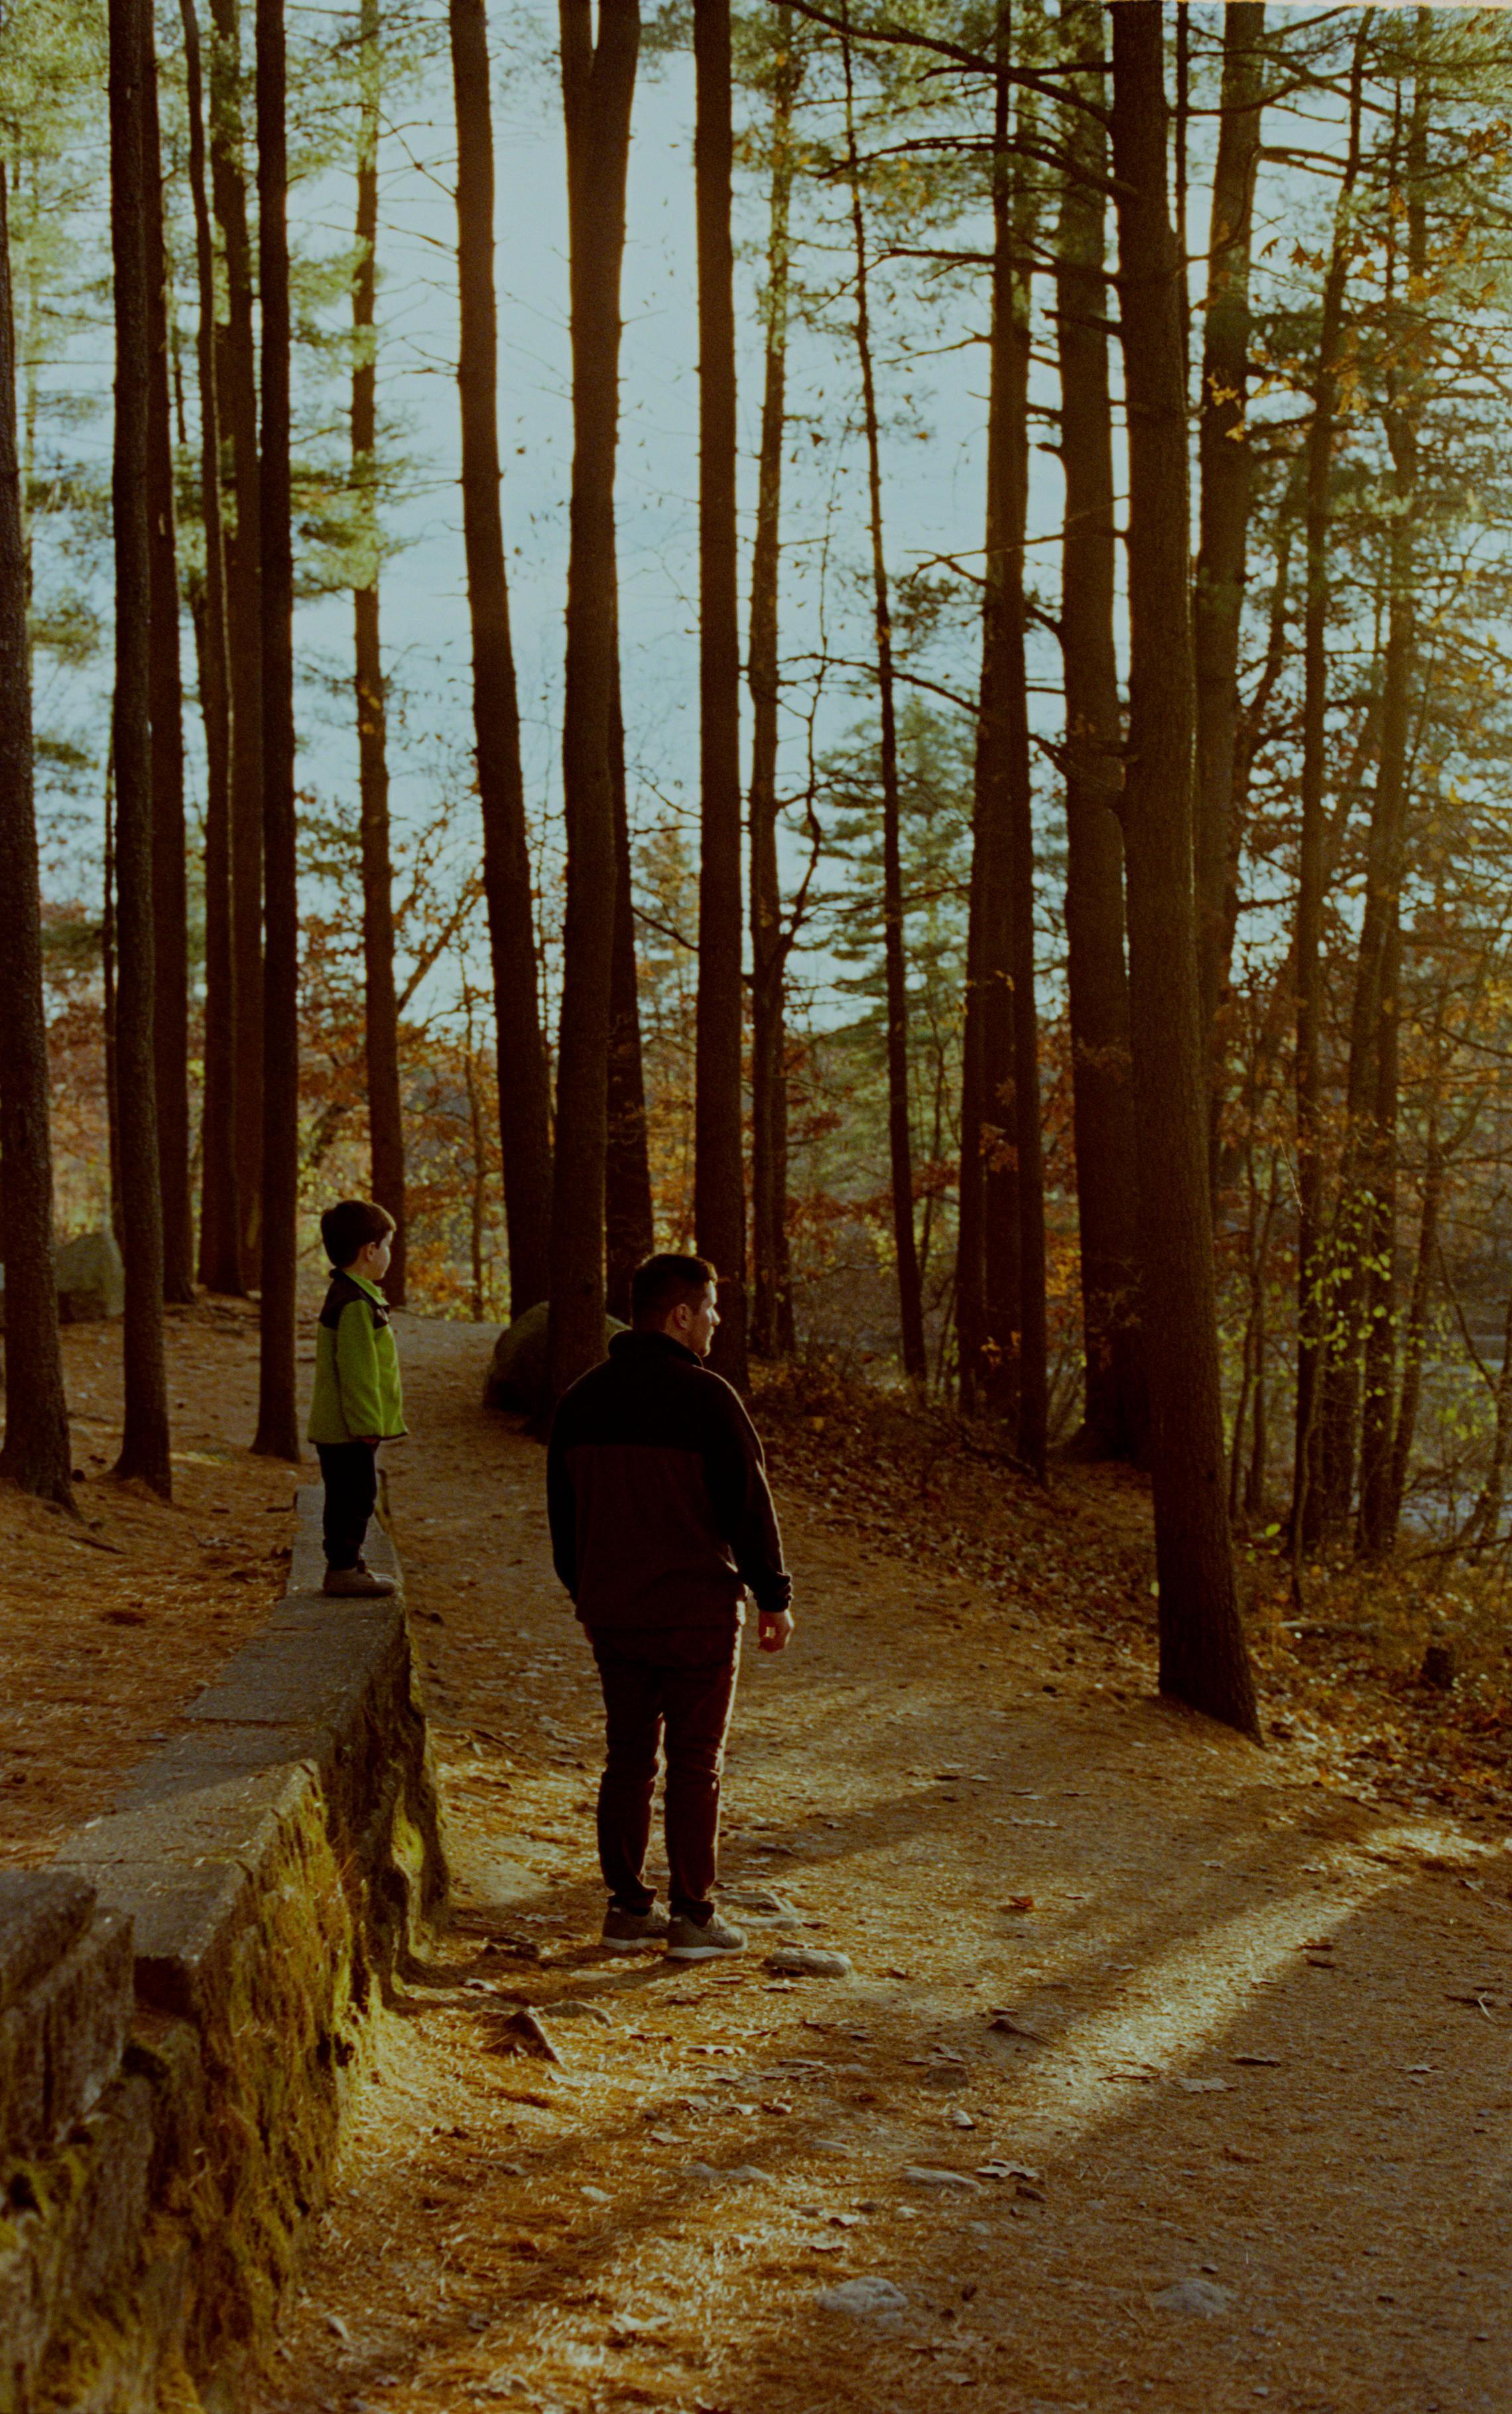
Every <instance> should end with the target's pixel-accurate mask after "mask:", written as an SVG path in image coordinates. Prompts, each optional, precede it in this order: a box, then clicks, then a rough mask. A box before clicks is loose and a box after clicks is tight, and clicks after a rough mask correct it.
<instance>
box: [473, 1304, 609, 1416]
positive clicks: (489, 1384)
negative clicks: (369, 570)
mask: <svg viewBox="0 0 1512 2414" xmlns="http://www.w3.org/2000/svg"><path fill="white" fill-rule="evenodd" d="M549 1314H550V1310H549V1309H548V1307H547V1304H546V1302H545V1301H544V1300H540V1301H538V1303H537V1304H536V1305H535V1306H534V1307H527V1308H526V1312H525V1314H524V1315H523V1316H517V1317H516V1318H515V1319H514V1322H513V1323H512V1324H511V1325H507V1326H506V1328H505V1330H504V1331H503V1332H502V1333H501V1334H499V1336H498V1339H497V1341H496V1342H495V1344H494V1355H493V1357H492V1358H491V1360H490V1361H489V1366H488V1376H487V1379H486V1381H485V1382H484V1384H483V1406H484V1408H514V1409H516V1410H518V1411H520V1412H521V1413H522V1414H523V1415H525V1416H527V1417H541V1416H544V1414H545V1412H546V1409H547V1408H548V1407H549V1405H550V1399H551V1383H550V1371H549V1363H548V1360H547V1356H546V1320H547V1317H548V1315H549ZM625 1330H626V1327H625V1326H624V1325H623V1324H621V1323H620V1321H619V1319H618V1318H617V1317H613V1316H606V1317H605V1319H604V1345H603V1346H604V1353H605V1355H606V1356H607V1355H608V1350H609V1343H610V1340H611V1337H612V1336H613V1335H614V1334H616V1333H623V1332H625Z"/></svg>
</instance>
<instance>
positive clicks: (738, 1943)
mask: <svg viewBox="0 0 1512 2414" xmlns="http://www.w3.org/2000/svg"><path fill="white" fill-rule="evenodd" d="M745 1949H746V1940H745V1938H744V1937H743V1936H742V1934H741V1932H740V1930H739V1929H738V1928H727V1927H726V1925H725V1923H724V1921H723V1920H722V1919H721V1918H720V1917H719V1913H718V1912H715V1913H714V1914H713V1915H712V1916H711V1917H710V1918H708V1919H706V1920H705V1921H704V1925H703V1927H702V1928H701V1927H700V1926H699V1924H698V1922H697V1920H696V1919H689V1917H688V1915H687V1914H686V1913H679V1914H678V1915H677V1916H676V1917H675V1918H674V1919H669V1920H668V1922H667V1959H668V1960H669V1961H718V1960H719V1958H720V1956H721V1955H722V1954H725V1953H744V1951H745Z"/></svg>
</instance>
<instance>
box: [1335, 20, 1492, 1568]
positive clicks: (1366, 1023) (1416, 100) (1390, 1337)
mask: <svg viewBox="0 0 1512 2414" xmlns="http://www.w3.org/2000/svg"><path fill="white" fill-rule="evenodd" d="M1418 26H1423V20H1418ZM1425 181H1428V77H1425V75H1418V84H1416V94H1413V113H1411V123H1408V140H1406V294H1401V288H1399V292H1396V294H1394V299H1396V302H1399V306H1396V326H1394V335H1396V345H1394V352H1396V357H1394V365H1391V367H1389V372H1386V410H1385V420H1386V444H1389V447H1391V483H1394V504H1396V510H1394V514H1391V531H1389V538H1386V548H1389V584H1391V601H1389V625H1386V669H1385V680H1382V753H1379V767H1377V780H1374V813H1372V816H1370V852H1368V869H1365V917H1362V925H1360V954H1357V968H1356V1011H1353V1021H1351V1096H1348V1106H1351V1113H1348V1130H1351V1135H1353V1132H1356V1130H1360V1178H1362V1204H1360V1212H1357V1221H1360V1245H1362V1262H1360V1265H1357V1267H1356V1270H1353V1287H1356V1291H1357V1294H1362V1301H1360V1323H1362V1330H1365V1398H1362V1412H1360V1518H1357V1545H1360V1550H1362V1552H1365V1555H1370V1557H1377V1555H1379V1552H1385V1550H1386V1547H1389V1540H1391V1530H1394V1518H1391V1388H1394V1359H1396V1098H1399V988H1401V881H1403V874H1406V823H1408V686H1411V671H1413V659H1416V652H1418V594H1416V565H1418V548H1416V533H1413V519H1416V499H1418V425H1420V408H1423V395H1420V369H1416V365H1418V360H1420V357H1423V355H1420V348H1416V345H1413V323H1416V319H1418V316H1420V297H1423V292H1425V273H1428V193H1425ZM1391 268H1394V261H1391ZM1391 282H1394V277H1391ZM1368 1079H1370V1086H1372V1096H1370V1098H1368V1096H1365V1084H1368ZM1356 1118H1357V1123H1356ZM1498 1432H1500V1409H1498Z"/></svg>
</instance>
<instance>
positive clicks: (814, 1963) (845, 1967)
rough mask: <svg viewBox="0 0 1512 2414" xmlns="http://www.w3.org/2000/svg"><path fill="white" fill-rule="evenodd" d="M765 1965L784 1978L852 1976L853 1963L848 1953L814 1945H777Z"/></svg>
mask: <svg viewBox="0 0 1512 2414" xmlns="http://www.w3.org/2000/svg"><path fill="white" fill-rule="evenodd" d="M766 1967H767V1969H768V1970H773V1971H776V1972H777V1973H778V1974H779V1975H780V1976H782V1977H785V1978H853V1977H854V1976H855V1964H854V1962H853V1961H852V1959H851V1957H850V1955H849V1954H848V1953H825V1952H822V1951H821V1950H820V1948H819V1947H818V1946H817V1945H774V1946H773V1948H772V1950H771V1952H770V1953H768V1955H767V1957H766Z"/></svg>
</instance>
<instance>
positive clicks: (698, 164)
mask: <svg viewBox="0 0 1512 2414" xmlns="http://www.w3.org/2000/svg"><path fill="white" fill-rule="evenodd" d="M693 61H694V75H695V80H696V84H697V111H698V127H697V133H696V136H695V139H694V144H693V161H694V177H695V183H696V187H697V189H696V196H695V202H696V216H697V221H698V373H699V386H698V396H699V400H698V428H699V445H698V569H699V614H698V638H699V657H698V662H699V668H698V692H699V771H700V795H701V800H702V801H701V810H700V816H699V830H700V850H699V872H698V1019H697V1029H696V1051H695V1052H696V1057H697V1075H696V1087H695V1097H694V1110H693V1233H694V1244H695V1246H696V1247H697V1248H698V1250H699V1252H700V1254H701V1255H702V1256H704V1257H705V1258H708V1259H711V1260H712V1262H713V1263H714V1264H715V1265H716V1266H717V1267H718V1268H719V1317H720V1323H719V1332H718V1333H717V1334H716V1335H715V1340H714V1351H713V1359H712V1363H713V1364H714V1365H715V1367H716V1368H717V1369H718V1371H719V1373H720V1374H721V1375H723V1376H725V1377H726V1378H727V1379H728V1380H729V1381H731V1382H732V1383H736V1384H738V1385H740V1387H741V1388H742V1389H744V1387H745V1384H746V1381H747V1376H748V1367H747V1341H748V1335H747V1300H746V1172H745V1154H744V1149H743V1146H742V1138H741V1112H740V1060H741V1037H742V1031H741V1025H742V1005H741V988H740V965H741V900H740V637H739V633H738V625H737V598H736V563H735V303H734V246H733V242H732V236H731V230H730V209H731V182H732V177H733V172H734V128H733V124H732V105H733V96H732V79H731V63H730V0H693Z"/></svg>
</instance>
